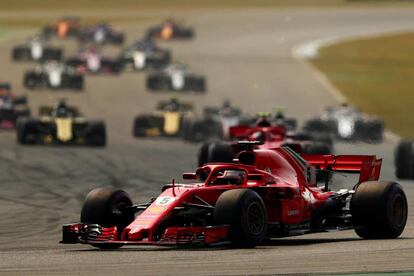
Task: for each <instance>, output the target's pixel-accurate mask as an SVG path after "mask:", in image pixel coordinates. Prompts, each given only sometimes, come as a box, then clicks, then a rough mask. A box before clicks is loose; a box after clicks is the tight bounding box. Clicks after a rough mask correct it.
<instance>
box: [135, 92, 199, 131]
mask: <svg viewBox="0 0 414 276" xmlns="http://www.w3.org/2000/svg"><path fill="white" fill-rule="evenodd" d="M192 113H193V105H192V104H191V103H187V102H181V101H179V100H178V99H177V98H175V97H173V98H171V99H170V100H168V101H160V102H158V105H157V108H156V111H155V112H153V113H151V114H140V115H138V116H136V117H135V119H134V125H133V135H134V136H135V137H156V136H166V137H178V136H181V134H182V130H183V126H184V122H185V120H186V118H187V117H191V116H193V115H192Z"/></svg>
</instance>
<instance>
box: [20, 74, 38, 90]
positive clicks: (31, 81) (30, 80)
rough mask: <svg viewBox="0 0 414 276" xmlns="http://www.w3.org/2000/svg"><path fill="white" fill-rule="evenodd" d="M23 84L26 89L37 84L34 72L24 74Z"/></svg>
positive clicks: (32, 87) (33, 87)
mask: <svg viewBox="0 0 414 276" xmlns="http://www.w3.org/2000/svg"><path fill="white" fill-rule="evenodd" d="M23 84H24V87H26V88H28V89H35V88H36V87H37V86H38V85H39V77H38V76H37V75H35V74H34V73H27V74H25V75H24V80H23Z"/></svg>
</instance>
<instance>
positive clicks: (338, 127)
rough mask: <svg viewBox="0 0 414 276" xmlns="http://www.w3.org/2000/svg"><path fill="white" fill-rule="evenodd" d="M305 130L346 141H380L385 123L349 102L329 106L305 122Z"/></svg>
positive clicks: (316, 134)
mask: <svg viewBox="0 0 414 276" xmlns="http://www.w3.org/2000/svg"><path fill="white" fill-rule="evenodd" d="M303 130H304V131H305V132H308V133H311V134H312V135H314V136H330V137H331V138H337V139H340V140H345V141H351V142H356V141H361V142H367V143H380V142H381V141H382V139H383V134H384V123H383V122H382V121H381V120H379V119H376V118H371V117H368V116H367V115H366V114H364V113H362V112H360V111H358V110H357V109H356V108H354V107H351V106H349V105H347V104H343V105H341V106H339V107H336V108H334V107H329V108H327V109H326V111H325V113H324V114H322V116H321V117H319V118H314V119H311V120H308V121H307V122H305V124H304V127H303Z"/></svg>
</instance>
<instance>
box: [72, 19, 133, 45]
mask: <svg viewBox="0 0 414 276" xmlns="http://www.w3.org/2000/svg"><path fill="white" fill-rule="evenodd" d="M78 39H79V41H80V42H81V43H89V42H91V43H97V44H116V45H120V44H123V43H124V40H125V36H124V34H123V33H122V32H119V31H116V30H114V29H113V28H112V26H111V25H109V24H106V23H103V24H98V25H96V26H92V27H84V28H81V29H80V30H79V32H78Z"/></svg>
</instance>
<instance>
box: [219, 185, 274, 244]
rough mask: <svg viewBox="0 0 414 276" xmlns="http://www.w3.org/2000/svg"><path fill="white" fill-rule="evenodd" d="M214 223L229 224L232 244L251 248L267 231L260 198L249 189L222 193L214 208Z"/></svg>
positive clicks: (265, 216) (259, 241)
mask: <svg viewBox="0 0 414 276" xmlns="http://www.w3.org/2000/svg"><path fill="white" fill-rule="evenodd" d="M214 222H215V224H216V225H229V232H228V238H229V239H230V241H231V244H232V246H235V247H247V248H252V247H255V246H257V245H258V244H260V243H261V242H262V241H263V239H264V238H265V236H266V232H267V214H266V208H265V205H264V202H263V200H262V198H261V197H260V196H259V195H258V194H257V193H256V192H255V191H252V190H249V189H234V190H228V191H225V192H224V193H222V194H221V195H220V196H219V198H218V199H217V202H216V205H215V208H214Z"/></svg>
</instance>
